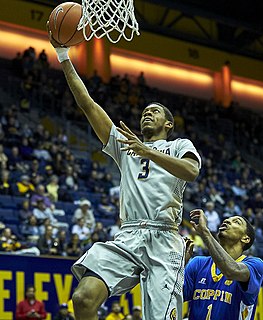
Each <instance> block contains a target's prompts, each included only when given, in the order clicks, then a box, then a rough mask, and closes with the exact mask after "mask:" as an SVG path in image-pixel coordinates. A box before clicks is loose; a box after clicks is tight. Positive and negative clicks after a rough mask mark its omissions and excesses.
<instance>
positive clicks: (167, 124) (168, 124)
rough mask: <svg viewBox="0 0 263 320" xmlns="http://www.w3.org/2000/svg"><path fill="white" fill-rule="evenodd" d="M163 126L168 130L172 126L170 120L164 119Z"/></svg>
mask: <svg viewBox="0 0 263 320" xmlns="http://www.w3.org/2000/svg"><path fill="white" fill-rule="evenodd" d="M165 127H166V128H167V129H168V130H170V129H171V128H172V127H173V123H172V121H169V120H166V123H165Z"/></svg>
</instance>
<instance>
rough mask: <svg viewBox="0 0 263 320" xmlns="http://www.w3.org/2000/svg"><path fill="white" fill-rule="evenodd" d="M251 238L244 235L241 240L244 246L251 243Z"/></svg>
mask: <svg viewBox="0 0 263 320" xmlns="http://www.w3.org/2000/svg"><path fill="white" fill-rule="evenodd" d="M250 240H251V239H250V237H249V236H248V235H247V234H246V235H244V236H243V237H242V238H241V242H242V244H244V245H245V244H247V243H249V242H250Z"/></svg>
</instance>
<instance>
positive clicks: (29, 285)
mask: <svg viewBox="0 0 263 320" xmlns="http://www.w3.org/2000/svg"><path fill="white" fill-rule="evenodd" d="M29 289H34V291H36V288H35V287H34V285H33V284H28V285H27V286H26V290H25V292H26V293H27V291H28V290H29Z"/></svg>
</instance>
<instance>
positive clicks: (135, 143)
mask: <svg viewBox="0 0 263 320" xmlns="http://www.w3.org/2000/svg"><path fill="white" fill-rule="evenodd" d="M120 125H121V128H119V127H117V130H118V131H119V132H120V133H121V134H123V135H124V136H125V137H126V138H127V140H126V139H125V140H124V139H117V141H118V142H121V143H124V144H126V145H127V146H126V147H123V148H121V151H127V150H133V151H134V152H135V153H136V154H138V155H139V156H141V157H145V156H147V151H149V150H150V148H149V147H147V146H145V145H144V144H143V143H142V142H141V140H140V139H139V138H138V137H137V136H136V134H134V133H133V132H132V131H131V129H129V128H128V127H127V126H126V124H124V123H123V122H122V121H120Z"/></svg>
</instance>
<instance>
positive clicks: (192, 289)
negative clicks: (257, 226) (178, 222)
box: [184, 210, 263, 320]
mask: <svg viewBox="0 0 263 320" xmlns="http://www.w3.org/2000/svg"><path fill="white" fill-rule="evenodd" d="M190 217H191V221H190V222H191V223H192V225H193V227H194V229H195V230H196V231H197V233H198V234H199V235H200V236H201V237H202V239H203V241H204V243H205V244H206V246H207V248H208V250H209V253H210V255H211V257H203V256H202V257H194V258H193V259H192V260H190V262H188V264H187V265H186V269H185V283H184V300H185V301H190V303H189V308H190V313H189V320H197V319H198V320H251V319H254V315H255V310H256V306H257V298H258V293H259V290H260V287H261V283H262V276H263V261H262V260H261V259H259V258H255V257H247V256H245V255H244V254H243V252H244V251H245V250H247V249H249V248H250V247H251V246H252V244H253V242H254V238H255V232H254V229H253V227H252V225H251V224H250V223H249V222H248V221H247V220H246V219H245V218H244V217H242V216H233V217H230V218H227V219H225V220H224V221H223V223H222V225H221V226H220V228H219V232H218V239H219V242H218V241H217V240H216V239H215V238H214V237H213V236H212V234H211V232H210V231H209V229H208V228H207V219H206V216H205V214H204V212H203V211H202V210H193V211H191V213H190Z"/></svg>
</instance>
